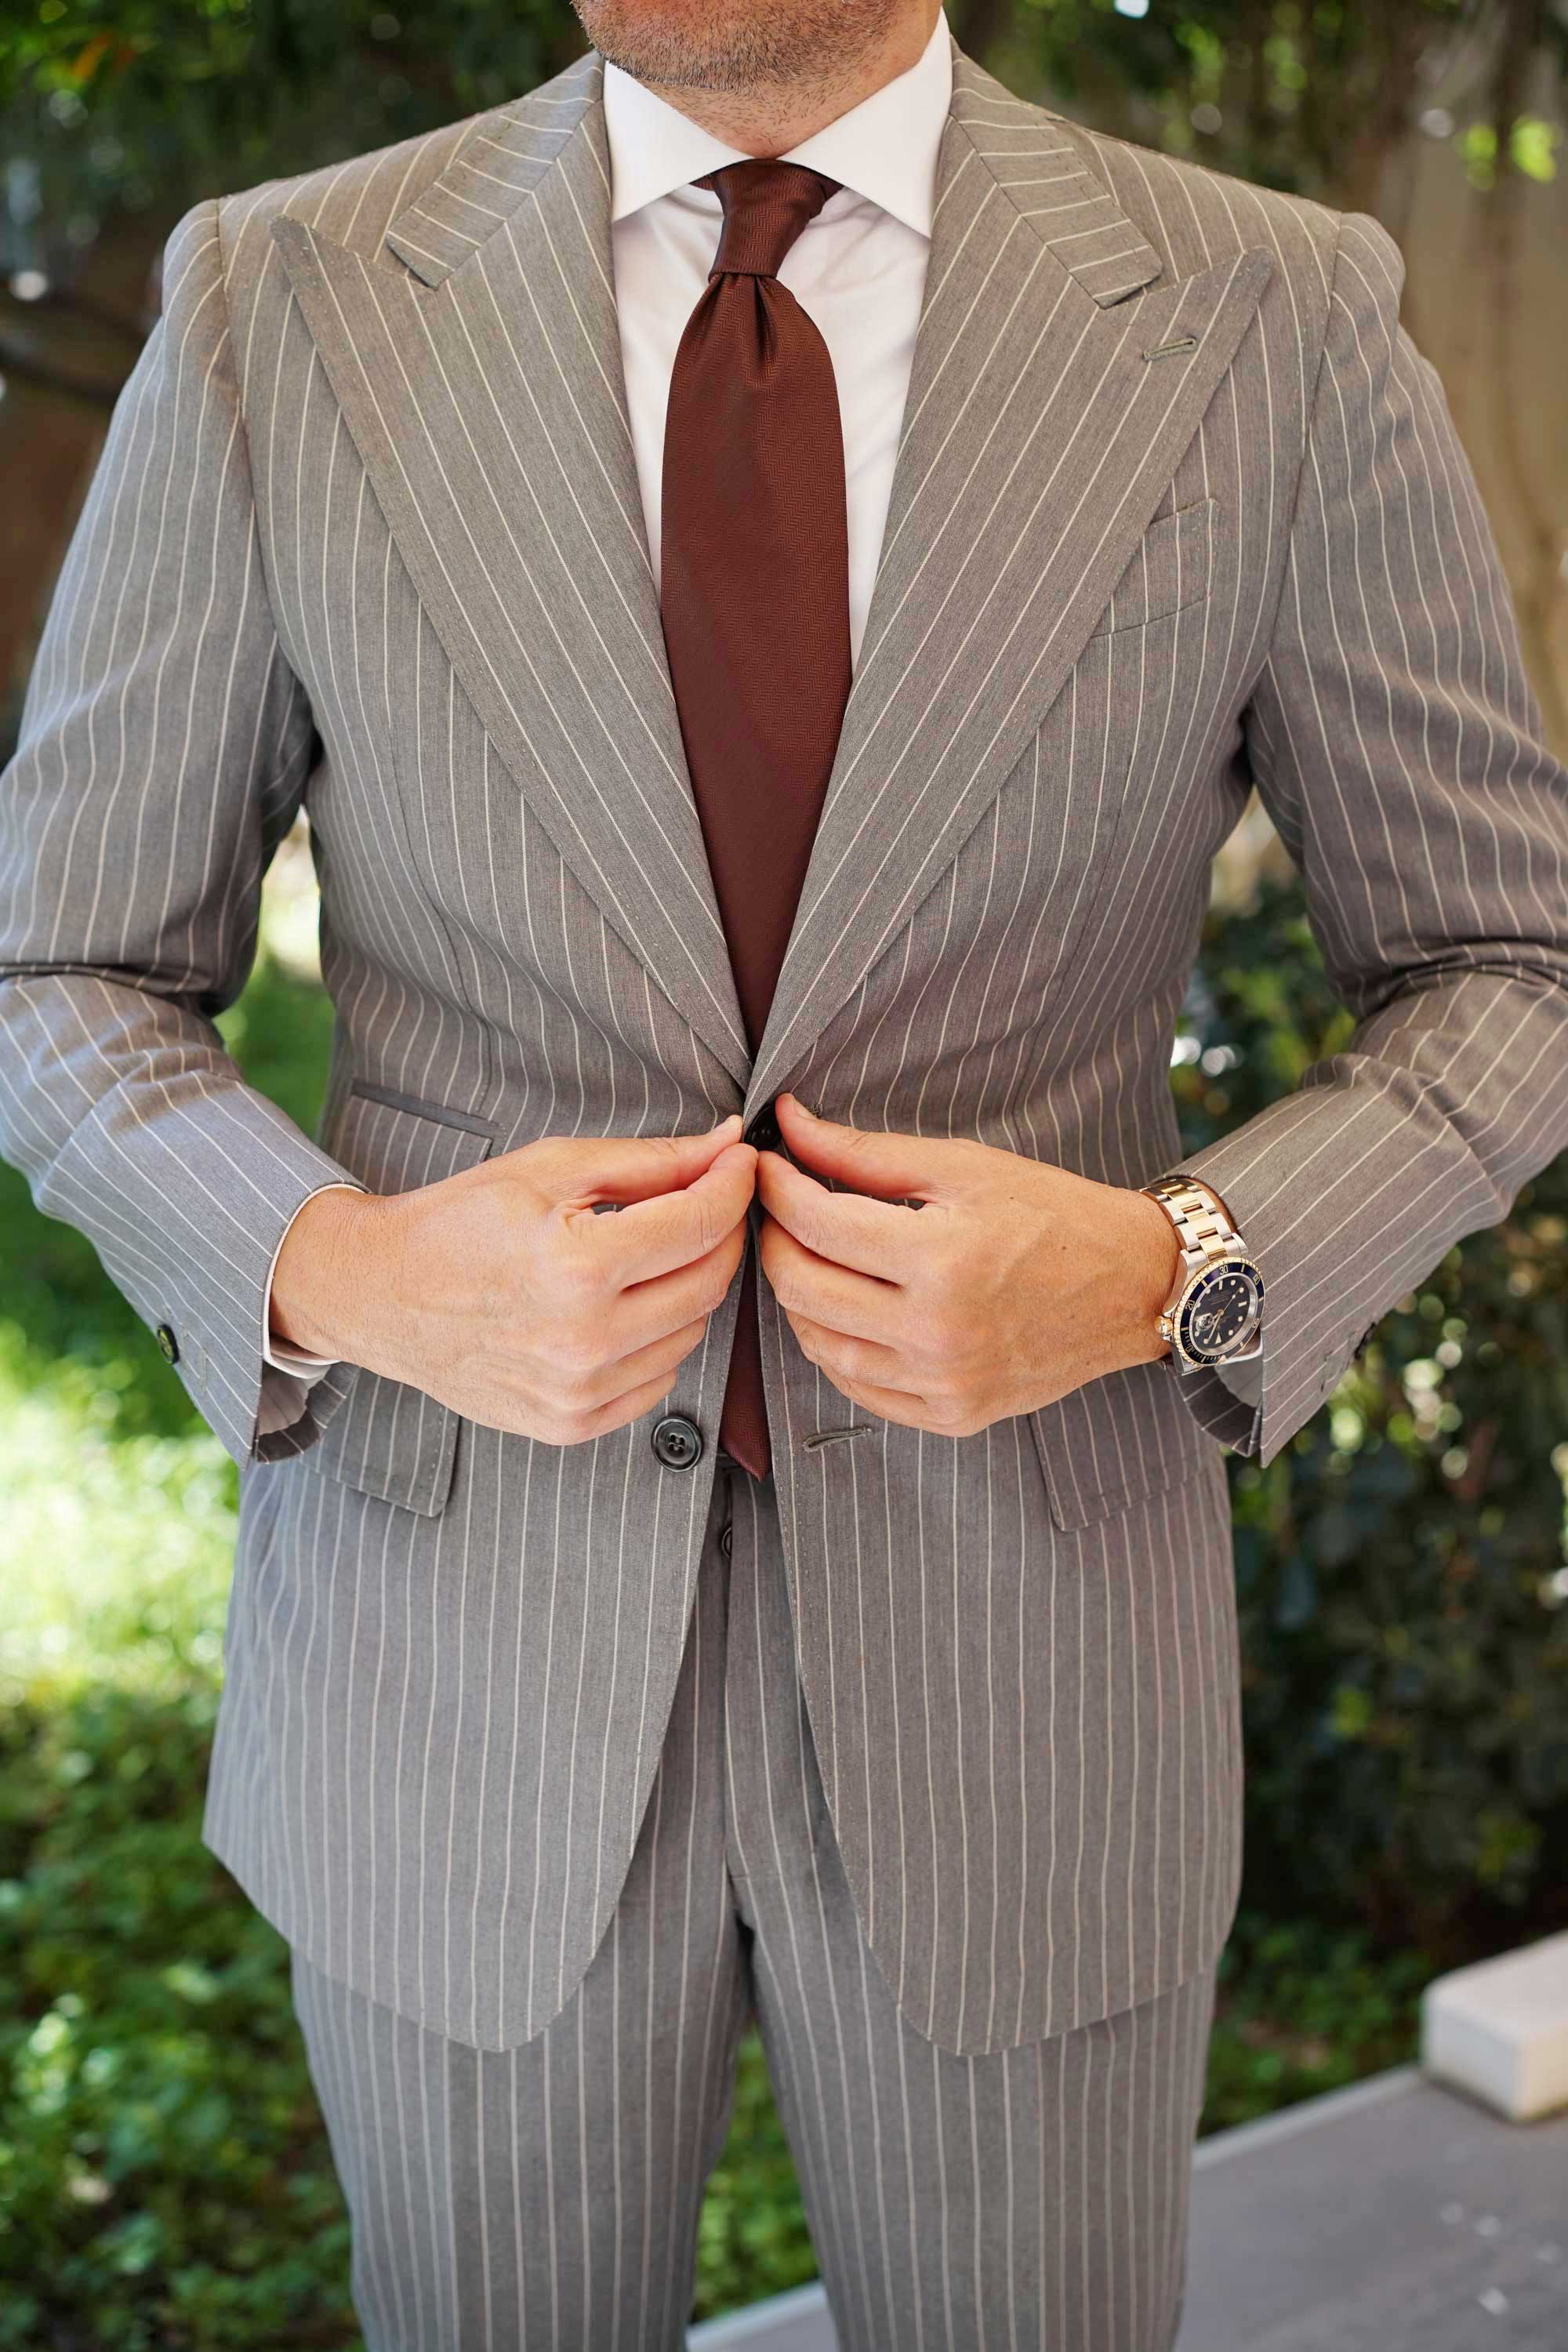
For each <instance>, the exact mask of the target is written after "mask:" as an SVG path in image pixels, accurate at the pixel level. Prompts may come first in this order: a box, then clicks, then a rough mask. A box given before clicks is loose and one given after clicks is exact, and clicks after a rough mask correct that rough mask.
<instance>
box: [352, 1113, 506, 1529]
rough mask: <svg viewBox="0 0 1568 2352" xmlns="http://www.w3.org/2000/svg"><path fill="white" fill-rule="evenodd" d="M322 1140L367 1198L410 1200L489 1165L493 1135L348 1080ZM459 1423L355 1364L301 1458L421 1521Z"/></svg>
mask: <svg viewBox="0 0 1568 2352" xmlns="http://www.w3.org/2000/svg"><path fill="white" fill-rule="evenodd" d="M321 1140H322V1142H323V1144H324V1145H325V1147H326V1149H327V1150H329V1151H330V1152H331V1154H332V1156H333V1158H334V1159H335V1160H340V1161H341V1162H342V1166H343V1167H345V1168H346V1169H347V1170H348V1171H349V1173H350V1174H351V1175H353V1176H357V1177H358V1178H359V1179H360V1181H361V1182H362V1183H364V1184H367V1185H368V1186H369V1187H370V1190H371V1191H372V1192H415V1191H416V1190H417V1189H418V1188H419V1187H420V1186H421V1185H425V1184H437V1183H439V1182H440V1181H441V1180H442V1179H443V1178H444V1177H447V1176H455V1175H457V1173H458V1171H459V1170H460V1169H463V1168H473V1167H476V1166H477V1165H478V1163H479V1161H480V1160H485V1159H488V1158H489V1154H490V1151H491V1150H493V1148H494V1144H495V1129H494V1128H493V1126H492V1125H491V1124H490V1122H489V1120H487V1119H481V1118H473V1117H471V1116H470V1115H469V1114H468V1112H467V1111H462V1110H458V1109H455V1108H450V1107H449V1106H448V1105H447V1104H445V1103H438V1102H426V1101H425V1100H423V1099H422V1098H421V1097H417V1096H414V1095H404V1094H399V1093H398V1092H396V1091H395V1089H394V1088H392V1087H377V1086H373V1085H371V1084H369V1083H368V1082H366V1081H363V1080H359V1079H356V1080H355V1081H354V1083H353V1086H352V1087H350V1089H349V1093H348V1096H347V1098H346V1100H345V1101H344V1104H343V1108H342V1114H341V1116H340V1117H339V1118H338V1119H337V1121H336V1122H335V1124H334V1126H333V1128H332V1129H330V1130H329V1132H327V1133H326V1134H325V1135H323V1137H322V1139H321ZM457 1439H458V1415H457V1414H456V1413H455V1412H452V1410H451V1408H450V1407H449V1406H447V1405H444V1404H440V1403H438V1402H437V1400H436V1399H435V1398H434V1397H431V1396H426V1394H425V1392H424V1391H423V1390H421V1389H416V1388H411V1387H410V1386H408V1384H407V1383H406V1382H405V1381H393V1380H388V1379H386V1378H385V1377H384V1375H383V1374H382V1373H379V1372H372V1371H367V1370H365V1369H364V1367H363V1365H362V1366H361V1367H360V1369H359V1370H357V1371H356V1372H355V1374H354V1379H353V1388H352V1389H351V1391H350V1392H349V1394H348V1396H347V1397H346V1398H345V1399H344V1401H343V1403H342V1406H341V1407H340V1408H339V1410H338V1411H337V1412H335V1413H334V1414H333V1415H332V1418H331V1421H330V1422H329V1423H328V1424H327V1428H326V1431H325V1433H324V1434H323V1435H322V1437H321V1443H320V1444H318V1445H315V1446H313V1447H312V1448H311V1450H310V1454H308V1455H307V1457H306V1458H307V1460H308V1461H310V1463H311V1464H312V1465H313V1466H314V1467H315V1468H316V1469H318V1470H320V1471H321V1472H322V1473H323V1474H324V1475H326V1476H328V1477H330V1478H341V1479H342V1482H343V1483H344V1485H345V1486H354V1487H357V1488H358V1490H359V1491H360V1493H361V1494H363V1495H376V1496H380V1498H381V1500H382V1501H383V1502H385V1503H400V1504H401V1505H402V1506H403V1507H404V1509H405V1510H408V1511H421V1512H423V1513H425V1514H426V1516H429V1515H431V1514H434V1513H435V1512H437V1511H441V1510H444V1509H445V1508H446V1504H447V1495H448V1494H449V1493H450V1491H451V1485H452V1465H453V1457H454V1453H455V1449H456V1446H457Z"/></svg>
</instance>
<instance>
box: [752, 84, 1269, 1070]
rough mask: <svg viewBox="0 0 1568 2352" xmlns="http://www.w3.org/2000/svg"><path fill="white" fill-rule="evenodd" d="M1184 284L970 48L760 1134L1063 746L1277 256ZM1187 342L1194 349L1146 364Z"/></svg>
mask: <svg viewBox="0 0 1568 2352" xmlns="http://www.w3.org/2000/svg"><path fill="white" fill-rule="evenodd" d="M1161 267H1162V265H1161V262H1160V258H1159V256H1158V255H1157V254H1156V253H1155V252H1154V250H1153V249H1152V247H1151V246H1150V245H1149V244H1148V243H1147V242H1146V241H1145V240H1144V238H1143V237H1142V236H1140V234H1139V232H1138V231H1137V229H1136V228H1135V227H1134V226H1133V225H1132V223H1131V221H1130V220H1129V219H1128V218H1127V216H1126V215H1125V214H1124V213H1123V212H1122V211H1121V208H1120V206H1119V205H1117V204H1116V202H1115V200H1114V198H1113V197H1112V195H1111V194H1110V190H1109V189H1108V188H1107V187H1106V186H1105V185H1104V184H1103V183H1102V182H1100V180H1099V179H1098V178H1097V177H1096V176H1094V175H1093V174H1092V173H1090V172H1089V170H1088V169H1087V167H1086V165H1085V164H1084V163H1083V161H1082V158H1081V156H1080V154H1079V149H1078V147H1077V145H1076V144H1075V143H1074V142H1073V140H1072V138H1071V136H1070V135H1069V132H1068V129H1066V128H1065V127H1063V125H1062V124H1061V123H1060V121H1058V119H1057V118H1054V117H1051V116H1043V117H1042V116H1041V115H1040V114H1039V113H1037V111H1036V110H1034V109H1033V108H1031V107H1028V106H1026V105H1025V104H1023V103H1021V102H1020V101H1019V100H1016V99H1015V98H1014V97H1013V96H1012V94H1011V93H1010V92H1009V91H1008V90H1006V89H1004V87H1003V86H1002V84H1001V83H1000V82H997V81H996V80H994V79H993V78H992V77H991V76H990V75H989V74H987V73H985V72H984V71H983V70H982V68H979V67H978V66H976V65H975V64H974V63H973V60H972V59H971V58H967V57H966V56H965V55H964V54H963V51H962V50H961V49H959V48H958V47H957V46H956V44H955V45H954V51H953V94H952V107H951V110H950V113H949V118H948V122H947V128H946V131H945V132H944V134H943V138H942V148H941V152H940V156H939V160H938V167H937V189H936V210H935V215H934V218H933V222H932V235H931V254H930V257H929V260H928V264H927V275H926V283H925V292H924V297H923V301H922V307H921V321H920V329H919V333H918V336H917V340H916V344H915V352H914V361H913V366H912V372H911V376H910V389H909V396H908V400H907V403H906V405H905V411H904V422H903V431H902V436H901V438H900V446H899V455H898V459H897V464H896V467H895V472H894V478H893V486H892V491H891V496H890V500H889V510H888V519H887V525H886V530H885V532H884V537H883V541H882V549H881V556H880V562H879V570H878V572H877V577H876V583H875V586H874V589H873V593H872V598H871V605H870V610H869V612H868V615H867V622H866V631H865V638H864V642H863V644H862V646H861V648H860V658H859V661H858V666H857V669H856V674H855V677H854V681H853V684H852V686H851V689H850V695H849V702H848V707H847V710H846V712H845V718H844V727H843V731H842V734H841V736H840V740H839V744H838V751H837V758H836V760H835V762H834V767H833V772H832V775H831V776H830V778H829V780H828V786H827V792H826V799H825V801H824V804H823V810H822V816H821V820H820V823H819V824H818V827H817V832H816V839H815V842H814V844H813V848H812V856H811V860H810V864H809V866H808V867H807V871H806V876H805V883H804V886H803V887H802V891H801V898H800V904H799V907H798V908H797V910H796V915H795V926H794V929H793V930H792V932H791V935H790V940H789V945H788V949H787V950H786V953H785V957H784V965H783V968H782V970H781V972H780V975H779V982H778V987H777V989H776V991H775V992H774V995H773V1004H772V1008H771V1011H770V1013H769V1017H768V1023H767V1026H766V1029H765V1030H764V1033H763V1037H762V1039H761V1041H760V1043H759V1046H758V1052H757V1057H756V1063H755V1066H754V1068H753V1071H752V1082H751V1088H750V1092H749V1095H748V1100H747V1116H748V1117H750V1116H751V1114H752V1109H753V1108H757V1107H759V1106H760V1105H761V1104H762V1103H763V1102H765V1101H766V1100H767V1099H768V1098H769V1097H771V1096H773V1094H774V1093H776V1092H777V1091H778V1090H779V1089H780V1088H781V1087H784V1086H785V1085H787V1084H788V1083H789V1080H790V1078H791V1076H792V1075H793V1074H794V1073H795V1071H796V1070H798V1068H799V1067H800V1065H801V1063H802V1061H803V1060H804V1058H805V1055H806V1053H807V1052H808V1050H809V1048H810V1046H811V1045H812V1043H813V1041H814V1040H815V1038H816V1036H817V1035H818V1034H820V1032H821V1031H822V1029H823V1028H824V1026H825V1025H826V1023H827V1021H828V1020H829V1019H830V1018H831V1017H832V1015H833V1014H834V1013H835V1012H836V1011H837V1008H838V1007H839V1006H840V1005H841V1004H842V1003H844V1001H845V1000H846V998H847V996H848V995H849V993H850V992H851V991H852V990H853V989H854V988H855V987H856V986H857V985H858V982H859V981H860V980H861V978H862V977H863V976H864V974H865V973H866V971H868V969H869V967H870V966H871V964H872V963H873V962H874V961H875V960H876V958H877V956H878V955H879V952H880V951H881V950H882V948H883V947H884V946H885V945H886V944H887V942H888V941H889V939H891V938H892V937H893V936H894V935H895V933H896V932H897V931H898V929H900V926H901V925H902V924H903V923H904V922H905V921H907V920H908V919H909V918H910V915H911V914H912V913H913V911H914V909H915V908H916V907H917V906H918V905H919V904H920V902H921V899H922V898H924V897H925V895H926V893H927V892H928V891H929V890H930V889H931V887H932V885H933V884H934V883H935V881H936V879H937V878H938V877H939V876H940V875H941V874H942V871H943V869H944V868H945V867H946V866H948V865H949V864H950V863H951V862H952V859H953V858H954V857H955V856H957V854H958V852H959V850H960V848H961V847H962V845H963V840H964V838H965V836H966V835H967V834H968V833H969V832H970V831H971V830H972V828H973V825H974V824H976V823H977V822H978V820H979V818H980V817H981V815H982V814H984V810H985V808H986V807H987V806H988V805H989V803H990V802H991V801H992V799H993V798H994V795H995V793H996V792H997V791H998V790H999V788H1000V786H1001V784H1002V782H1003V780H1004V779H1005V776H1006V775H1007V774H1008V772H1009V771H1010V770H1011V769H1012V767H1013V766H1014V765H1015V763H1016V761H1017V759H1018V757H1019V755H1020V754H1021V752H1022V751H1023V750H1024V749H1025V747H1026V744H1027V742H1028V740H1029V737H1030V735H1031V734H1032V733H1033V732H1034V731H1035V730H1036V729H1037V728H1038V726H1039V725H1040V723H1041V721H1042V719H1043V718H1044V717H1045V715H1046V712H1047V710H1048V709H1049V707H1050V705H1051V703H1052V701H1053V700H1054V698H1055V697H1056V696H1057V694H1058V693H1059V691H1060V690H1061V688H1062V686H1063V685H1064V683H1065V682H1066V679H1067V677H1068V673H1069V671H1070V670H1071V668H1072V666H1073V664H1074V662H1075V661H1076V660H1077V659H1078V656H1079V654H1080V653H1081V652H1082V650H1083V647H1084V645H1085V642H1086V641H1087V639H1088V636H1089V631H1090V630H1091V629H1092V627H1093V626H1094V624H1095V622H1096V620H1097V619H1098V617H1099V616H1100V614H1101V613H1102V612H1103V611H1104V609H1105V605H1106V603H1107V600H1108V599H1109V596H1110V591H1111V589H1112V587H1113V586H1114V584H1115V582H1116V580H1117V577H1118V575H1119V574H1120V573H1121V571H1122V570H1123V569H1124V568H1125V566H1126V565H1127V563H1128V562H1130V560H1131V556H1132V554H1133V551H1134V550H1135V548H1136V546H1137V544H1138V541H1139V539H1140V538H1141V537H1142V533H1143V531H1144V530H1145V529H1146V528H1147V525H1148V522H1149V520H1150V518H1151V516H1152V512H1153V509H1154V508H1155V506H1156V505H1157V504H1158V501H1159V499H1160V495H1161V491H1162V489H1163V488H1164V487H1165V485H1166V484H1167V483H1168V481H1169V479H1170V477H1171V474H1172V473H1173V470H1174V467H1175V466H1176V464H1177V462H1178V460H1179V458H1180V457H1181V454H1182V451H1183V450H1184V447H1185V446H1186V445H1187V443H1188V442H1189V441H1190V440H1191V438H1192V436H1193V434H1194V432H1195V431H1196V429H1197V425H1198V422H1199V419H1200V418H1201V416H1202V415H1203V412H1204V409H1205V407H1206V405H1207V404H1208V402H1209V400H1210V398H1211V397H1212V395H1213V394H1214V391H1215V386H1216V385H1217V384H1218V383H1219V381H1220V378H1221V376H1222V375H1223V373H1224V371H1225V369H1226V366H1227V365H1228V364H1229V362H1230V360H1231V357H1232V355H1233V353H1234V352H1235V350H1236V347H1237V343H1238V341H1240V338H1241V336H1242V333H1243V331H1245V329H1246V327H1247V321H1248V320H1249V319H1250V318H1251V316H1252V313H1253V311H1254V310H1255V308H1256V307H1257V303H1258V297H1259V295H1260V294H1261V292H1262V290H1263V287H1264V285H1265V283H1266V281H1267V279H1268V275H1269V271H1270V269H1271V268H1272V259H1271V257H1270V256H1269V254H1268V252H1267V251H1265V250H1263V249H1261V248H1259V249H1256V250H1251V251H1247V252H1243V253H1240V254H1237V255H1234V256H1232V257H1230V258H1229V259H1227V260H1225V261H1223V262H1221V263H1219V264H1218V265H1216V266H1215V268H1212V269H1208V270H1205V271H1203V272H1202V273H1201V274H1199V275H1198V276H1195V277H1192V278H1182V279H1179V280H1176V281H1174V282H1172V283H1167V284H1161V283H1158V282H1156V281H1157V280H1158V279H1159V278H1160V272H1161ZM1142 289H1148V290H1146V291H1144V290H1142ZM1128 298H1133V299H1128ZM1186 336H1191V337H1192V339H1193V341H1192V348H1191V349H1190V350H1189V351H1185V352H1177V353H1175V354H1173V355H1169V356H1165V357H1163V358H1162V359H1161V360H1160V361H1159V362H1158V364H1157V365H1151V364H1150V363H1149V362H1147V361H1146V360H1145V359H1144V356H1143V354H1144V352H1146V351H1150V350H1152V348H1153V347H1154V346H1155V345H1157V344H1161V343H1165V342H1169V341H1173V340H1175V339H1177V338H1182V337H1186Z"/></svg>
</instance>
